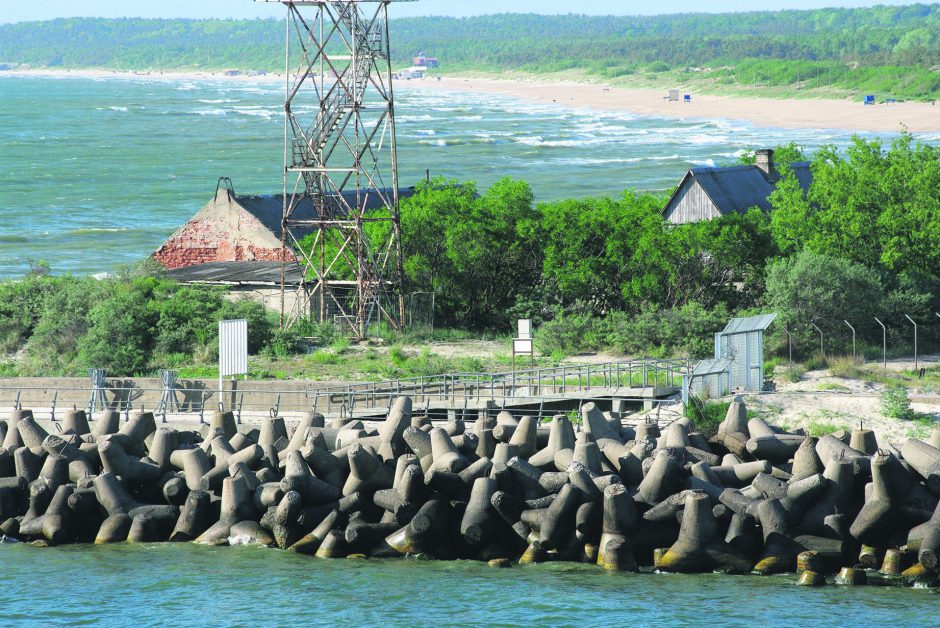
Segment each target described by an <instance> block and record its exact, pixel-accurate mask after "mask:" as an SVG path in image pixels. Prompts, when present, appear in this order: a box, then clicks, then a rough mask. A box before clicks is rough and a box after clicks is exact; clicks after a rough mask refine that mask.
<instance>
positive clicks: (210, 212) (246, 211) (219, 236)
mask: <svg viewBox="0 0 940 628" xmlns="http://www.w3.org/2000/svg"><path fill="white" fill-rule="evenodd" d="M413 193H414V188H407V189H402V190H399V196H400V197H404V196H410V195H412V194H413ZM348 200H349V201H351V203H352V204H355V198H354V197H351V198H350V199H348ZM283 205H284V197H283V195H281V194H271V195H264V196H236V195H235V193H234V191H233V190H232V189H227V188H225V187H222V186H220V187H219V188H218V189H217V190H216V193H215V196H214V197H213V199H212V200H210V201H209V202H208V203H206V205H205V206H204V207H203V208H202V209H200V210H199V211H198V212H197V213H196V215H195V216H193V217H192V218H190V219H189V221H187V222H186V224H184V225H183V226H182V227H180V228H179V229H177V230H176V232H175V233H174V234H173V235H171V236H170V237H169V238H168V239H167V241H166V242H164V243H163V244H162V245H161V246H160V248H159V249H157V250H156V252H154V254H153V259H154V260H156V261H157V262H159V263H160V264H162V265H163V266H165V267H166V268H168V269H176V268H185V267H188V266H195V265H197V264H208V263H215V262H280V261H281V254H282V247H281V215H282V213H283ZM380 205H381V199H380V198H379V195H378V194H369V195H368V197H367V198H366V201H365V208H366V209H367V210H368V209H374V208H377V207H379V206H380ZM294 217H295V218H296V219H298V220H313V219H314V217H315V215H314V209H313V204H312V203H311V202H310V199H309V198H308V199H304V201H303V202H302V203H301V205H300V206H299V207H297V209H296V210H295V211H294ZM310 230H311V231H312V228H311V229H310ZM294 234H295V235H296V236H297V237H303V236H304V235H306V234H305V233H304V232H303V229H297V228H295V229H294ZM286 255H287V259H288V260H289V261H294V260H296V256H295V255H294V252H293V250H292V249H291V247H290V245H288V247H287V253H286Z"/></svg>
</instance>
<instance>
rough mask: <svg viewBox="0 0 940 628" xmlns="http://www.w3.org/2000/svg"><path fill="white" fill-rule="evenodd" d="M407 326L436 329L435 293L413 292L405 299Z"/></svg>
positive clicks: (419, 328)
mask: <svg viewBox="0 0 940 628" xmlns="http://www.w3.org/2000/svg"><path fill="white" fill-rule="evenodd" d="M405 326H406V327H408V328H409V329H417V330H429V331H430V330H433V329H434V293H433V292H412V293H411V294H409V295H408V298H407V299H406V300H405Z"/></svg>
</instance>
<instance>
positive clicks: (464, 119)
mask: <svg viewBox="0 0 940 628" xmlns="http://www.w3.org/2000/svg"><path fill="white" fill-rule="evenodd" d="M482 119H483V116H457V117H456V118H454V120H459V121H460V122H477V121H479V120H482Z"/></svg>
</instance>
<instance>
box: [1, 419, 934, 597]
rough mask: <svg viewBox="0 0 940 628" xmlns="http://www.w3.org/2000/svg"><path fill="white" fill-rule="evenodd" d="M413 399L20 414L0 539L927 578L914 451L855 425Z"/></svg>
mask: <svg viewBox="0 0 940 628" xmlns="http://www.w3.org/2000/svg"><path fill="white" fill-rule="evenodd" d="M409 403H410V402H408V403H406V402H405V401H395V402H394V403H393V404H392V409H393V410H394V412H392V413H391V414H392V416H389V417H386V420H385V422H380V423H378V425H379V427H380V429H379V430H378V431H376V430H374V429H372V425H373V424H371V423H368V422H366V423H365V424H363V422H361V421H350V420H334V421H332V422H330V427H323V424H324V423H325V421H323V420H322V418H321V417H319V416H315V415H308V416H306V417H303V418H301V420H300V423H299V424H298V427H296V428H295V429H294V430H293V431H292V432H291V431H290V430H289V429H288V427H289V426H288V425H287V424H288V423H289V422H290V420H289V419H287V420H284V425H283V427H282V426H281V422H280V420H270V421H268V422H267V427H265V430H264V432H265V433H264V434H262V431H261V430H258V429H251V428H249V427H241V428H239V426H235V425H234V423H233V424H232V425H231V426H230V427H231V428H233V429H235V432H234V433H232V434H231V435H230V436H227V435H226V426H225V420H224V419H223V417H221V415H220V416H219V417H217V419H218V420H217V421H216V423H217V425H216V427H215V429H214V430H207V431H205V432H196V431H188V430H168V429H155V428H154V425H153V424H151V422H150V420H149V418H147V417H146V415H145V414H135V415H134V417H135V418H134V420H133V422H129V423H132V425H131V426H130V427H127V426H121V424H120V423H115V425H114V426H113V429H111V428H109V429H108V430H105V432H110V435H109V434H106V433H103V434H102V435H101V436H100V437H94V436H92V435H88V434H85V435H84V436H79V435H77V434H76V433H75V431H76V430H71V429H70V430H68V431H67V432H63V433H62V434H61V435H48V434H47V433H46V430H43V429H42V427H40V426H39V425H40V424H39V423H37V422H36V421H35V420H33V419H31V418H28V417H26V413H25V412H24V413H19V415H18V416H15V417H12V418H11V421H10V423H9V424H8V425H7V430H6V433H0V436H2V438H3V440H4V441H7V440H10V434H11V433H13V434H14V436H13V437H12V440H13V443H14V447H13V449H11V450H6V449H0V531H2V532H3V533H4V534H7V535H13V536H15V537H16V538H17V539H21V540H26V541H33V540H35V541H39V542H42V543H46V544H62V543H72V542H90V541H92V540H95V541H97V542H123V541H131V542H143V541H146V542H160V541H164V540H168V539H169V540H173V541H193V540H197V539H198V541H199V542H202V543H212V544H220V545H239V544H255V545H277V546H279V547H287V548H288V549H291V550H294V551H296V552H298V553H303V554H318V555H319V556H322V557H343V556H356V555H359V556H376V557H379V556H384V557H391V556H401V555H402V554H406V553H420V554H426V555H431V556H434V557H436V558H439V559H445V560H446V559H454V558H464V559H473V560H481V561H487V560H491V559H502V562H501V564H506V561H515V560H519V561H520V562H522V563H539V562H543V561H546V560H552V561H578V562H585V561H586V562H591V563H597V564H598V565H600V566H602V568H605V569H609V570H616V571H620V570H635V569H637V568H638V565H643V566H646V565H650V564H654V565H656V566H657V567H658V568H660V569H663V570H677V571H702V570H704V571H708V570H715V569H718V570H724V571H734V572H740V571H748V570H749V569H750V566H751V565H754V566H755V570H756V571H757V572H758V573H776V572H779V571H792V570H793V569H797V570H798V571H799V572H800V573H801V578H803V579H805V580H808V581H810V582H812V581H818V579H819V578H822V577H824V576H826V575H829V574H835V573H838V572H839V571H840V570H841V569H842V568H844V567H848V568H855V569H856V572H858V571H859V570H860V569H861V568H863V567H864V568H868V569H876V568H879V567H880V568H882V569H883V570H885V572H886V573H887V574H897V573H899V572H901V571H902V570H904V571H903V573H904V574H905V575H903V576H901V580H902V581H903V582H904V583H906V584H910V583H911V582H912V581H917V582H923V583H928V584H931V583H933V582H934V581H935V580H936V572H935V571H934V570H935V569H936V568H937V551H940V547H938V546H940V530H938V528H940V514H938V513H940V507H938V503H940V499H938V496H937V495H934V494H933V493H932V491H931V490H930V488H929V483H930V477H931V469H932V465H933V464H934V462H935V458H936V455H935V453H934V451H933V449H936V448H933V449H928V448H932V445H926V444H918V443H919V441H918V443H906V444H905V446H904V447H902V448H901V449H900V450H898V449H894V448H892V447H891V445H890V444H889V443H884V442H881V443H879V444H880V446H881V448H882V449H881V450H879V451H875V452H872V451H871V442H870V441H871V437H870V436H869V435H868V434H867V433H861V432H858V431H856V433H855V435H854V436H855V440H854V441H853V442H852V443H851V444H852V445H854V447H850V446H849V444H847V443H849V435H848V434H845V435H843V436H844V440H840V439H839V438H835V437H828V438H821V439H819V440H818V441H814V440H813V439H811V438H807V437H805V436H803V435H802V434H800V433H787V432H785V431H783V430H780V429H778V428H776V427H774V426H771V425H769V424H767V423H766V422H764V421H758V420H753V419H752V420H751V421H747V420H746V410H745V408H744V406H743V403H742V402H740V401H737V402H736V403H737V405H736V406H733V408H732V411H730V412H729V414H728V415H727V416H726V417H725V421H723V422H722V423H723V425H722V428H721V430H720V431H721V432H722V434H723V436H722V437H721V438H717V437H716V438H713V439H710V440H707V441H706V439H705V438H704V437H703V436H702V435H701V434H700V433H699V432H697V431H696V430H695V428H694V426H693V425H692V424H691V423H690V422H689V421H688V420H687V419H682V420H679V421H674V422H673V423H672V424H671V425H669V426H665V427H664V429H663V430H660V429H659V428H658V426H657V425H656V424H655V423H653V422H651V421H649V420H647V421H646V422H644V423H641V424H639V425H637V426H635V428H621V426H620V418H621V417H622V414H621V413H620V412H621V411H622V408H620V409H618V411H617V412H612V413H609V414H608V413H604V412H601V411H600V409H599V408H598V407H597V406H589V405H587V404H586V405H585V407H584V408H582V416H583V417H584V419H585V426H586V427H587V428H588V429H585V430H583V431H581V432H579V433H578V434H577V436H576V435H575V432H574V430H573V429H572V426H571V424H570V422H569V421H568V420H567V419H566V418H565V417H564V416H561V417H556V418H555V419H554V420H553V423H552V427H551V428H549V429H544V430H543V429H539V428H538V427H537V425H536V422H535V421H534V420H533V419H532V418H531V417H529V416H528V415H523V416H521V417H518V416H516V415H510V414H509V413H506V412H504V413H500V415H499V417H495V416H492V415H488V414H485V413H484V414H483V415H482V416H480V417H479V418H478V419H476V420H475V421H474V422H473V423H472V424H471V423H470V422H469V420H470V419H469V417H468V416H467V415H466V414H465V413H463V412H459V413H454V415H453V416H452V417H451V419H450V420H448V421H447V423H446V424H444V423H437V421H436V420H435V421H434V422H432V421H431V420H430V419H429V418H428V417H427V416H410V409H409V407H408V406H409ZM100 420H101V418H99V419H98V420H97V421H94V422H93V423H92V425H91V427H92V428H97V427H99V421H100ZM465 420H466V421H468V422H466V423H464V421H465ZM21 424H22V426H23V428H22V430H20V428H19V427H18V426H19V425H21ZM3 425H4V424H3V423H2V422H0V432H3V427H2V426H3ZM439 425H446V427H444V428H441V427H439ZM125 427H127V429H124V428H125ZM81 429H82V428H81V426H78V430H81ZM21 432H22V433H21ZM122 432H123V433H122ZM287 433H291V437H290V439H289V440H288V439H287V437H286V434H287ZM141 435H143V436H141ZM742 439H744V440H742ZM765 440H766V441H768V442H769V444H770V445H772V447H771V448H770V449H767V448H766V447H765V445H766V444H767V443H765V442H764V441H765ZM262 441H263V444H262ZM770 441H773V442H770ZM755 442H758V443H759V444H760V447H747V444H748V443H751V444H753V443H755ZM780 442H783V443H784V444H783V445H780V444H779V443H780ZM37 443H38V446H37ZM729 443H730V446H729ZM741 443H744V445H745V446H744V448H743V449H742V448H741V446H740V445H741ZM797 443H798V444H797ZM794 445H795V446H794ZM925 445H926V447H925ZM781 447H782V448H783V449H781ZM905 451H906V452H907V455H905ZM781 452H785V453H781ZM789 452H792V454H791V453H789ZM786 456H790V458H789V459H785V458H786ZM908 457H909V458H911V459H910V460H909V459H908ZM755 458H756V459H755ZM823 462H825V465H823ZM536 463H538V464H536ZM866 482H869V483H868V485H867V486H866ZM863 488H864V489H865V490H864V491H863V490H862V489H863ZM203 489H205V490H203ZM860 542H864V543H865V544H866V545H865V546H863V547H862V548H861V552H860V551H859V547H860ZM657 548H659V549H657ZM918 554H919V555H918ZM882 557H883V558H884V560H883V561H882V560H881V559H882ZM918 558H919V560H920V562H916V563H915V561H916V560H918ZM931 565H934V566H933V567H931ZM884 577H893V576H892V575H889V576H878V577H877V578H873V579H872V581H875V580H877V579H883V578H884Z"/></svg>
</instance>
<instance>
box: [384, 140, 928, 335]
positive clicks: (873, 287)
mask: <svg viewBox="0 0 940 628" xmlns="http://www.w3.org/2000/svg"><path fill="white" fill-rule="evenodd" d="M778 152H779V153H780V156H781V159H780V162H779V163H780V167H781V170H782V172H783V178H782V180H781V182H780V184H779V185H778V189H777V192H775V193H774V195H773V196H772V198H771V202H772V205H773V207H774V209H773V211H771V212H769V213H765V212H761V211H760V210H758V209H752V210H751V211H749V212H747V213H746V214H743V215H742V214H732V215H727V216H724V217H722V218H721V219H718V220H713V221H707V222H699V223H693V224H686V225H678V226H676V225H670V224H668V223H666V222H665V221H664V220H663V219H662V216H661V213H660V212H661V210H662V207H663V205H664V203H665V197H663V196H660V195H652V194H637V193H634V192H630V191H628V192H626V193H624V194H623V195H622V196H621V197H620V198H617V199H611V198H602V199H579V200H565V201H558V202H552V203H541V204H537V205H534V204H533V202H532V195H531V193H530V192H529V191H528V188H527V186H526V184H525V183H524V182H520V181H512V180H503V181H501V182H500V183H498V184H497V185H495V186H493V187H492V188H491V189H490V190H488V191H487V192H486V193H484V194H483V195H482V196H476V195H475V188H474V187H473V186H472V185H471V184H467V183H461V182H456V181H444V180H436V181H432V182H429V183H424V184H422V185H421V186H420V187H419V190H418V193H417V194H416V195H415V196H414V197H412V198H409V199H406V200H404V201H403V202H402V209H401V216H402V229H403V236H404V251H405V256H406V257H405V270H406V274H407V279H408V281H409V283H410V286H409V289H410V290H432V291H434V292H435V294H436V295H437V297H438V300H437V312H436V317H437V323H438V324H444V325H451V326H458V327H469V328H476V329H510V328H511V326H512V324H513V320H514V319H515V318H516V317H520V316H527V317H532V318H534V319H535V320H536V321H537V322H538V323H540V324H542V325H543V335H544V340H545V341H546V343H547V344H546V346H548V347H554V348H558V349H561V350H564V351H574V350H581V349H592V348H593V349H597V348H602V347H608V346H609V347H613V348H616V349H619V350H622V351H627V352H649V351H651V350H652V351H660V352H662V353H672V352H675V351H682V352H689V353H696V352H699V353H701V352H702V350H703V346H704V345H702V342H704V343H705V345H708V344H709V342H708V335H709V333H710V332H714V331H717V330H718V328H720V326H721V325H722V324H723V323H724V322H725V321H726V320H727V317H728V316H729V314H734V313H748V312H752V311H757V310H774V311H777V312H778V313H779V314H780V321H781V323H782V325H780V329H781V331H782V329H783V328H789V329H790V330H791V331H792V332H796V333H798V334H800V335H802V336H805V337H811V336H812V333H813V332H812V328H811V325H812V324H816V325H817V326H819V327H820V328H822V329H824V330H826V331H830V332H839V334H838V335H839V336H845V332H846V328H845V326H844V322H843V319H847V318H850V319H853V320H854V321H855V322H856V326H857V327H858V328H859V329H860V330H861V331H862V332H865V333H868V332H871V334H870V335H871V337H872V338H874V335H873V334H874V331H875V326H876V323H875V321H874V317H875V316H878V317H880V318H881V319H882V320H883V321H885V322H886V323H888V324H889V326H892V327H893V331H892V334H894V335H896V336H899V335H901V334H903V333H904V330H905V329H909V328H908V327H907V325H908V324H907V322H906V319H904V315H905V314H909V315H911V316H913V317H915V318H916V319H919V320H921V321H922V322H923V323H925V324H929V323H934V325H933V327H936V324H935V323H938V322H940V321H934V320H933V318H934V314H933V312H935V311H940V247H938V246H937V243H938V242H940V197H938V195H937V193H936V190H937V189H940V150H938V149H936V148H933V147H930V146H925V145H922V144H919V143H916V142H915V141H914V140H913V138H912V137H911V136H909V135H903V136H901V137H900V138H899V139H898V140H896V141H895V142H894V143H893V144H892V145H891V146H888V147H885V146H883V145H882V144H881V143H880V142H879V141H877V140H871V141H868V140H864V139H859V138H857V139H855V140H854V143H853V144H852V146H851V147H850V148H849V149H848V150H847V151H846V152H844V153H842V152H840V151H837V150H836V149H834V148H827V149H825V150H822V151H820V152H819V153H818V154H817V155H815V157H814V158H813V159H812V162H811V169H812V172H813V176H814V180H813V184H812V185H811V187H810V188H809V190H808V192H806V193H804V192H803V190H802V189H801V188H800V187H799V185H797V183H796V179H795V177H794V175H793V173H792V171H791V170H790V169H789V168H788V166H787V165H786V164H787V162H792V161H795V160H796V159H798V158H800V157H801V152H800V151H799V149H798V148H797V147H795V146H792V145H791V146H785V147H781V148H780V149H779V150H778ZM749 159H752V156H745V157H744V158H743V159H742V160H743V161H745V162H747V161H748V160H749ZM429 234H432V235H429ZM933 327H931V328H929V329H928V330H927V331H926V332H925V335H924V338H925V339H930V338H933V339H934V340H936V339H940V338H938V334H937V333H936V332H935V331H931V330H932V329H933ZM667 329H668V330H671V331H670V332H668V333H667V332H666V331H664V330H667ZM709 330H710V332H709ZM877 331H878V332H879V334H878V337H880V328H878V329H877ZM700 332H701V333H700ZM780 336H782V334H779V335H778V340H779V337H780ZM703 338H704V340H703ZM705 351H706V352H707V349H706V350H705Z"/></svg>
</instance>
